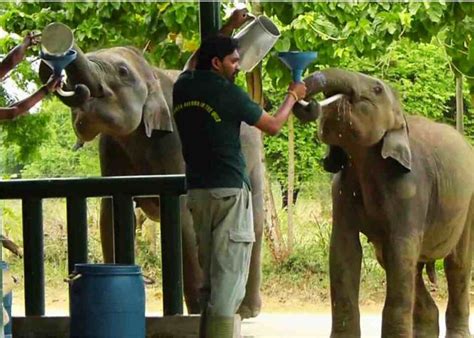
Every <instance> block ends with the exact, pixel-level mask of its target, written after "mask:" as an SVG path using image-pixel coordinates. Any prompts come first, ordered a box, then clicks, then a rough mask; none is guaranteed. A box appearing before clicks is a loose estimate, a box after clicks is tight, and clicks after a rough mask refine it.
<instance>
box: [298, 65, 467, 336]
mask: <svg viewBox="0 0 474 338" xmlns="http://www.w3.org/2000/svg"><path fill="white" fill-rule="evenodd" d="M304 81H305V83H306V85H307V88H308V92H307V94H308V95H307V100H311V104H310V105H307V106H303V105H298V106H297V107H295V109H294V113H295V115H296V116H297V117H299V118H301V119H302V120H306V121H308V120H314V119H315V118H316V117H318V115H319V117H318V118H319V126H318V136H319V138H320V140H321V141H322V142H324V143H326V144H327V145H329V149H330V150H329V153H328V155H327V157H326V158H325V160H324V166H325V168H326V169H328V170H329V171H332V172H335V175H334V176H333V181H332V205H333V215H332V223H333V224H332V232H331V239H330V254H329V256H330V258H329V274H330V292H331V307H332V329H331V337H360V334H361V332H360V314H359V305H358V301H359V285H360V272H361V259H362V248H361V243H360V233H362V234H364V235H365V236H366V237H367V239H368V240H369V242H371V243H372V244H373V247H374V248H375V253H376V257H377V260H378V262H379V263H380V264H381V266H382V267H383V268H384V270H385V274H386V297H385V303H384V307H383V313H382V337H438V336H439V324H438V315H439V314H438V309H437V306H436V304H435V302H434V301H433V299H432V297H431V295H430V293H429V292H428V290H427V288H426V286H425V285H424V281H423V277H422V270H423V267H424V266H425V265H428V266H429V265H431V266H432V264H433V262H434V261H435V260H437V259H443V260H444V270H445V273H446V278H447V283H448V293H449V301H448V305H447V310H446V336H447V337H450V338H454V337H470V332H469V291H470V290H469V283H470V270H471V256H472V238H473V237H472V236H473V226H474V198H473V196H474V171H473V168H474V152H473V149H472V148H471V146H470V145H469V144H468V143H467V142H466V140H465V139H464V138H463V136H462V135H461V134H460V133H459V132H457V131H456V130H455V129H454V128H452V127H451V126H448V125H445V124H442V123H436V122H433V121H431V120H429V119H427V118H424V117H421V116H416V115H408V114H406V113H405V112H404V110H403V108H402V103H401V101H400V98H399V96H398V94H397V93H396V91H394V90H393V89H392V88H391V87H390V86H389V85H388V84H387V83H385V82H383V81H382V80H380V79H377V78H374V77H371V76H368V75H365V74H361V73H357V72H352V71H348V70H343V69H337V68H330V69H325V70H322V71H319V72H315V73H313V74H311V75H309V76H308V77H307V78H305V79H304ZM317 93H322V94H323V95H325V97H331V96H333V95H335V94H342V98H341V99H339V100H337V101H336V102H334V103H332V104H328V105H325V106H320V105H318V104H317V103H316V102H315V101H314V100H313V99H312V97H313V96H314V95H315V94H317Z"/></svg>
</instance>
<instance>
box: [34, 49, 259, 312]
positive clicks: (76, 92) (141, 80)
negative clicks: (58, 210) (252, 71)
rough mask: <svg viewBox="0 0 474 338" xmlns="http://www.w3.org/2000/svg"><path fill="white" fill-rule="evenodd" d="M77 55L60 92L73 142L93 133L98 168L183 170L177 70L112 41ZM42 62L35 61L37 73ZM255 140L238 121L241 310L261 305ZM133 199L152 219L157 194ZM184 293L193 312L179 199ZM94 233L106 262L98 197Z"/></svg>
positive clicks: (105, 228)
mask: <svg viewBox="0 0 474 338" xmlns="http://www.w3.org/2000/svg"><path fill="white" fill-rule="evenodd" d="M74 49H75V50H76V52H77V58H76V59H75V60H74V62H72V63H71V64H70V65H69V66H67V67H66V74H67V82H66V84H65V90H69V91H73V93H72V95H70V96H59V95H58V97H59V98H60V99H61V100H62V102H63V103H64V104H66V105H67V106H69V107H71V112H72V122H73V127H74V131H75V133H76V135H77V137H78V139H79V144H80V143H84V142H87V141H91V140H93V139H94V138H95V137H97V136H99V158H100V168H101V174H102V176H125V175H159V174H163V175H164V174H184V172H185V164H184V160H183V157H182V153H181V142H180V140H179V136H178V132H177V129H176V126H175V122H174V119H173V117H172V87H173V83H174V81H175V80H176V78H177V76H178V75H179V71H176V70H163V69H158V68H155V67H153V66H151V65H150V64H149V63H148V62H147V61H146V59H145V58H144V56H143V54H142V52H141V51H139V50H138V49H136V48H133V47H123V46H120V47H112V48H106V49H101V50H98V51H95V52H91V53H87V54H85V53H84V52H83V51H81V49H80V48H79V47H77V46H75V47H74ZM49 74H50V70H49V68H48V67H47V66H46V65H44V64H42V65H41V66H40V77H41V79H42V81H45V80H47V79H48V77H49ZM260 142H261V140H260V136H259V133H257V132H256V131H255V128H253V127H249V126H243V128H242V143H243V145H242V147H243V151H244V152H245V155H247V157H246V159H247V164H248V169H249V172H250V176H251V183H252V185H253V199H254V205H255V213H254V214H255V215H254V220H255V231H256V241H257V242H256V243H257V244H256V245H255V246H254V250H253V252H252V263H251V269H250V270H251V271H250V276H249V282H248V285H247V294H246V298H245V299H244V301H243V303H242V306H241V315H242V317H251V316H256V315H257V314H258V313H259V311H260V307H261V298H260V294H259V289H260V279H261V272H260V252H261V241H262V233H263V193H262V191H263V187H262V166H263V164H262V160H261V150H260V149H261V147H260V146H257V145H258V144H259V143H260ZM135 202H136V205H137V206H138V207H140V208H141V209H142V210H143V212H144V213H145V214H146V215H147V217H149V218H150V219H152V220H154V221H158V220H159V217H160V215H159V199H158V198H135ZM181 223H182V229H183V230H182V231H183V233H182V241H183V267H184V268H183V274H184V295H185V301H186V305H187V309H188V313H200V305H199V288H200V285H201V283H202V278H203V276H202V271H201V269H200V267H199V262H198V258H197V248H196V238H195V234H194V230H193V227H192V218H191V215H190V213H189V211H188V210H187V208H186V201H185V198H183V199H182V201H181ZM100 233H101V242H102V250H103V256H104V261H105V262H113V261H114V257H113V223H112V202H111V200H110V199H102V201H101V210H100Z"/></svg>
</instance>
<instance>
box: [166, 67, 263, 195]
mask: <svg viewBox="0 0 474 338" xmlns="http://www.w3.org/2000/svg"><path fill="white" fill-rule="evenodd" d="M173 113H174V118H175V120H176V124H177V126H178V132H179V136H180V138H181V143H182V146H183V156H184V160H185V162H186V179H187V186H188V189H199V188H200V189H209V188H241V187H242V186H243V182H244V181H245V182H246V183H247V184H248V185H249V186H250V182H249V179H248V177H247V174H246V171H245V160H244V157H243V155H242V150H241V145H240V124H241V122H246V123H247V124H249V125H254V124H255V123H256V122H257V121H258V120H259V119H260V116H261V115H262V108H261V107H260V106H259V105H258V104H256V103H255V102H253V101H252V100H251V99H250V97H249V96H248V94H247V93H245V92H244V91H243V90H242V89H240V88H239V87H238V86H236V85H235V84H233V83H232V82H230V81H228V80H227V79H225V78H224V77H222V76H220V75H219V74H216V73H214V72H212V71H203V70H196V71H186V72H183V73H182V74H181V75H180V76H179V78H178V80H177V81H176V83H175V85H174V87H173Z"/></svg>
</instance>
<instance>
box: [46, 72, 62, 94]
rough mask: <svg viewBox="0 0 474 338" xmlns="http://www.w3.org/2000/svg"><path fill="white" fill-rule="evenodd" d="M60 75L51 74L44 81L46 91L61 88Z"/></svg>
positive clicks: (49, 91)
mask: <svg viewBox="0 0 474 338" xmlns="http://www.w3.org/2000/svg"><path fill="white" fill-rule="evenodd" d="M61 80H62V77H61V76H54V75H53V76H51V77H50V78H49V80H48V82H47V83H46V85H45V87H46V89H47V90H48V93H51V92H55V91H56V90H58V89H59V88H61Z"/></svg>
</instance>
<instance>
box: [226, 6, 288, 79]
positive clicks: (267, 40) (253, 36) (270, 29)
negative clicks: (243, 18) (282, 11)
mask: <svg viewBox="0 0 474 338" xmlns="http://www.w3.org/2000/svg"><path fill="white" fill-rule="evenodd" d="M279 37H280V31H279V30H278V27H277V26H275V24H274V23H273V22H272V21H271V20H270V19H269V18H267V17H266V16H263V15H260V16H258V17H257V18H255V20H253V21H252V22H251V23H250V24H248V25H247V26H245V27H244V28H243V29H242V30H241V31H240V32H238V33H237V34H236V35H235V36H234V38H236V39H237V40H239V53H240V69H241V70H243V71H246V72H250V71H251V70H252V69H253V68H254V67H255V66H256V65H257V64H258V63H259V62H260V61H261V60H262V59H263V58H264V57H265V55H267V53H268V52H269V51H270V49H271V48H272V47H273V45H274V44H275V43H276V41H277V40H278V38H279Z"/></svg>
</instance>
